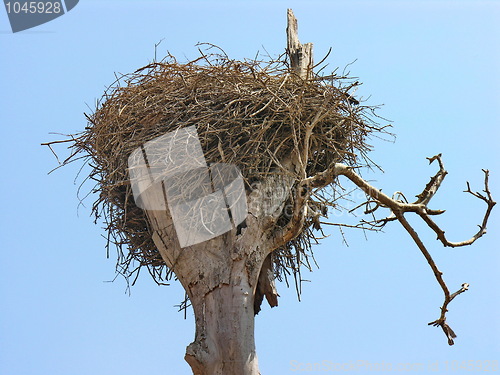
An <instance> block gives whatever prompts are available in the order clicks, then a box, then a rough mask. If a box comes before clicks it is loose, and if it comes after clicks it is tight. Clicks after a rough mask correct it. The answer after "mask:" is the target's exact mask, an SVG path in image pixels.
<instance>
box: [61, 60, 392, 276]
mask: <svg viewBox="0 0 500 375" xmlns="http://www.w3.org/2000/svg"><path fill="white" fill-rule="evenodd" d="M356 85H358V82H357V81H356V82H355V80H354V79H351V78H348V77H346V76H341V75H336V74H335V73H334V74H332V75H331V76H328V77H320V76H315V77H314V78H312V79H308V80H303V79H301V78H299V77H298V76H297V75H296V74H294V73H293V72H292V70H291V69H290V68H289V66H288V64H287V62H286V61H285V60H284V59H282V58H280V59H278V60H275V61H267V62H264V61H234V60H231V59H229V58H228V57H227V56H225V55H209V56H206V55H202V57H200V58H199V59H197V60H195V61H192V62H189V63H185V64H181V63H178V62H177V61H176V60H175V59H174V58H173V57H171V56H169V57H167V58H166V59H164V60H163V61H161V62H154V63H151V64H149V65H147V66H145V67H143V68H140V69H138V70H136V71H135V72H134V73H132V74H128V75H124V76H122V77H121V78H120V79H118V80H117V81H116V82H115V83H114V84H113V85H112V86H111V87H110V88H108V89H107V90H106V92H105V94H104V95H103V97H102V99H101V100H100V102H99V103H98V105H97V108H96V110H95V111H94V113H92V114H86V117H87V119H88V126H87V127H86V128H85V131H83V132H82V133H80V134H77V135H76V136H73V137H72V138H71V142H72V144H71V146H70V148H71V149H72V154H71V156H70V158H68V159H67V160H66V162H69V161H73V160H79V159H81V157H84V158H86V159H87V162H88V164H89V165H90V167H91V168H92V170H91V172H90V179H92V180H94V181H96V186H95V187H94V192H97V193H98V198H97V200H96V201H95V203H94V205H93V213H94V214H95V217H96V220H98V219H103V220H104V222H105V225H106V230H107V232H108V246H109V245H111V244H115V245H116V247H117V249H118V262H117V270H118V272H120V273H121V274H123V275H125V276H126V277H127V278H128V277H130V276H133V275H134V282H135V278H136V277H137V275H138V274H139V271H140V270H141V269H142V268H144V267H145V268H147V269H148V271H149V272H150V274H151V275H152V276H153V278H154V280H155V281H156V282H158V283H165V281H167V280H169V279H170V278H171V277H172V276H173V275H172V272H171V271H170V270H169V269H168V267H167V266H166V264H165V262H164V261H163V259H162V258H161V256H160V254H159V252H158V250H157V248H156V246H155V244H154V243H153V240H152V231H151V228H150V225H149V223H148V221H147V219H146V215H145V212H144V211H143V210H142V209H141V208H139V207H137V205H136V204H135V202H134V197H133V194H132V189H131V184H130V181H129V175H128V165H127V161H128V157H129V155H130V154H131V153H132V151H134V150H135V149H136V148H137V147H140V146H141V145H143V144H144V143H145V142H147V141H150V140H152V139H154V138H156V137H158V136H160V135H163V134H165V133H167V132H171V131H173V130H176V129H179V128H184V127H187V126H191V125H195V126H196V128H197V131H198V136H199V139H200V141H201V144H202V148H203V151H204V155H205V158H206V160H207V162H208V163H217V162H223V163H229V164H234V165H236V166H238V167H239V169H240V171H241V173H242V176H243V179H244V181H245V182H246V184H247V188H248V189H251V186H252V183H253V182H255V181H259V180H262V179H264V178H265V177H266V176H267V175H269V174H270V173H281V172H283V173H284V171H283V170H282V168H281V166H280V161H282V160H284V159H285V158H286V157H287V156H289V155H290V154H291V153H292V152H293V151H294V150H303V149H304V148H305V147H308V148H309V153H308V154H309V160H307V175H308V176H312V175H314V174H316V173H318V172H321V171H323V170H325V169H326V168H327V167H328V166H329V165H330V164H331V163H332V162H343V163H346V164H348V165H351V166H363V165H371V162H370V161H369V159H368V158H367V156H366V155H367V152H368V151H369V150H370V146H369V145H368V144H367V143H366V141H367V139H368V136H369V135H370V134H371V133H373V132H380V131H383V127H380V126H379V125H378V124H377V122H376V121H375V120H376V115H375V114H374V109H375V108H374V107H371V106H365V105H363V104H362V103H359V102H358V101H357V100H356V99H354V97H353V96H351V94H350V93H349V91H350V90H352V89H353V87H354V86H356ZM313 121H314V122H315V123H316V125H315V127H314V131H313V134H312V135H311V137H310V139H309V142H308V144H305V133H306V125H307V124H308V123H311V122H313ZM302 177H303V176H302ZM332 187H333V189H331V188H330V189H329V188H326V189H323V190H321V191H317V192H315V193H314V194H313V195H312V197H311V201H310V202H309V204H310V207H315V208H316V209H317V210H316V211H314V210H312V211H311V212H317V214H316V216H315V217H309V218H308V220H307V222H306V225H305V226H304V229H303V231H302V233H301V234H300V235H299V236H298V237H297V238H295V239H294V240H292V241H290V242H289V243H287V244H286V245H285V246H283V247H282V248H280V249H277V250H275V252H274V256H273V259H274V264H275V270H276V276H277V277H278V279H280V280H281V277H282V276H285V277H286V275H287V274H288V275H290V274H293V275H294V276H297V274H299V277H298V279H299V280H300V267H301V266H304V265H305V266H306V267H310V265H309V261H308V256H310V255H311V254H312V253H311V244H313V243H315V242H316V241H317V238H316V235H315V233H314V232H313V229H319V227H318V220H317V219H318V218H317V216H318V215H321V216H326V215H327V207H328V206H335V204H336V203H335V199H336V197H335V191H336V188H337V187H335V186H332ZM316 233H317V232H316ZM296 280H297V277H296Z"/></svg>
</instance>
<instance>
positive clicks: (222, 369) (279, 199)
mask: <svg viewBox="0 0 500 375" xmlns="http://www.w3.org/2000/svg"><path fill="white" fill-rule="evenodd" d="M287 34H288V35H287V36H288V46H287V48H288V53H289V56H290V61H291V67H292V69H293V70H294V71H295V73H296V74H297V75H298V76H300V77H301V78H303V79H307V78H308V77H309V76H310V74H311V69H312V44H310V43H309V44H306V45H302V44H300V42H299V40H298V36H297V20H296V19H295V17H294V16H293V13H292V11H291V10H289V11H288V27H287ZM294 159H295V158H294V155H290V156H289V159H288V160H282V161H281V164H282V166H281V167H282V168H285V169H288V171H282V173H277V174H276V175H274V176H269V177H267V178H265V179H263V180H261V181H259V182H257V183H256V184H255V186H254V187H253V190H252V191H251V192H247V204H248V215H247V216H246V220H245V225H246V227H245V228H234V229H233V230H231V231H229V232H226V233H225V234H222V235H220V236H218V237H215V238H213V239H210V240H208V241H204V242H201V243H198V244H194V245H191V246H187V247H184V248H182V247H181V245H180V243H179V240H178V238H177V236H176V234H175V229H174V224H173V220H172V217H171V214H170V212H169V209H168V206H167V204H166V202H165V201H164V199H165V198H164V196H163V191H162V190H158V189H156V190H155V189H151V190H150V191H145V192H144V193H143V194H142V196H141V198H142V199H143V202H144V204H145V206H146V207H164V208H165V209H163V210H146V213H147V216H148V220H149V222H150V224H151V226H152V228H153V240H154V243H155V245H156V246H157V248H158V249H159V252H160V254H161V256H162V258H163V259H164V261H165V263H166V264H167V265H168V267H169V268H170V269H171V270H172V271H173V272H175V274H176V276H177V278H178V279H179V281H180V282H181V283H182V285H183V287H184V289H185V290H186V292H187V294H188V297H189V300H190V302H191V305H192V306H193V309H194V313H195V320H196V337H195V340H194V342H193V343H191V344H190V345H189V346H188V347H187V350H186V356H185V359H186V361H187V362H188V363H189V365H190V366H191V368H192V370H193V373H194V374H195V375H228V374H238V375H259V369H258V361H257V354H256V349H255V340H254V316H255V314H256V313H257V312H258V311H259V310H260V303H261V302H262V300H263V298H264V297H266V299H267V301H268V302H269V304H270V305H271V306H272V307H273V306H276V305H277V304H278V302H277V292H276V288H275V286H274V275H273V272H272V262H271V259H270V256H271V252H272V251H273V250H275V249H276V248H278V247H280V246H282V245H283V244H284V243H286V242H287V241H289V240H290V239H292V238H293V237H295V236H296V235H297V234H298V233H299V232H300V230H301V229H302V223H303V217H302V216H297V215H296V216H294V217H292V219H291V222H290V225H288V227H287V229H286V230H283V231H280V233H275V226H274V224H275V223H276V221H277V220H278V218H279V217H280V215H281V213H282V211H283V208H284V205H285V202H286V201H287V200H288V199H289V197H290V194H292V186H293V183H294V180H295V179H294V178H293V177H291V176H292V175H294V174H295V173H296V172H295V170H296V169H297V168H296V164H297V163H294V162H293V160H294ZM283 172H290V173H283ZM297 212H298V211H297Z"/></svg>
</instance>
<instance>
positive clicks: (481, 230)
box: [418, 169, 496, 247]
mask: <svg viewBox="0 0 500 375" xmlns="http://www.w3.org/2000/svg"><path fill="white" fill-rule="evenodd" d="M483 172H484V190H483V191H484V192H485V193H486V196H484V195H483V194H481V193H479V192H475V193H474V192H473V191H472V190H471V188H470V184H469V183H468V182H467V190H465V191H464V192H465V193H469V194H471V195H473V196H474V197H476V198H479V199H481V200H482V201H484V202H485V203H486V204H487V206H488V207H487V209H486V212H485V214H484V217H483V221H482V223H481V224H480V225H478V227H479V230H478V232H477V233H476V234H474V235H473V236H472V237H471V238H469V239H468V240H465V241H461V242H451V241H448V240H447V239H446V236H445V232H444V230H442V229H441V228H440V227H439V226H438V225H437V224H436V223H435V222H434V221H433V220H432V219H431V218H430V217H429V215H428V214H429V212H424V211H422V212H418V214H419V215H420V217H421V218H422V219H423V220H424V221H425V222H426V224H427V225H428V226H429V227H430V228H431V229H432V230H433V231H434V232H436V234H437V239H438V240H440V241H441V243H442V244H443V246H448V247H460V246H467V245H472V244H473V243H474V242H475V241H476V240H477V239H478V238H480V237H482V236H483V235H484V234H486V225H487V223H488V219H489V217H490V213H491V210H492V209H493V207H494V206H495V204H496V202H495V201H494V200H493V198H492V197H491V192H490V188H489V185H488V178H489V171H488V170H487V169H486V170H485V169H483Z"/></svg>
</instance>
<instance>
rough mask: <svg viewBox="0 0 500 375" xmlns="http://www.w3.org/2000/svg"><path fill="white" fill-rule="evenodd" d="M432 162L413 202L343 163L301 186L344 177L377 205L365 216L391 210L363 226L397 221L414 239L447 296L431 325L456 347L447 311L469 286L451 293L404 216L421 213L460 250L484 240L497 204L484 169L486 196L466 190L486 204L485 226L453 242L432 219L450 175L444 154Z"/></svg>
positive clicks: (315, 185)
mask: <svg viewBox="0 0 500 375" xmlns="http://www.w3.org/2000/svg"><path fill="white" fill-rule="evenodd" d="M428 160H429V163H432V162H434V161H437V162H438V164H439V171H438V172H437V173H436V174H435V175H434V176H432V177H431V179H430V181H429V183H428V184H427V185H426V186H425V188H424V190H423V191H422V193H420V194H418V195H417V200H416V201H415V202H414V203H407V201H406V199H404V200H403V201H402V200H400V199H395V198H394V197H393V198H391V197H389V196H388V195H386V194H384V193H382V192H381V191H380V190H379V189H377V188H375V187H373V186H372V185H370V184H369V183H368V182H366V181H365V180H363V179H362V178H361V177H360V176H359V175H358V174H356V173H355V172H354V169H353V168H352V167H349V166H347V165H344V164H340V163H333V164H332V165H331V166H330V167H329V168H328V169H327V170H325V171H323V172H320V173H317V174H316V175H315V176H312V177H309V178H307V179H305V180H303V181H302V182H301V186H309V187H311V188H322V187H324V186H327V185H329V184H331V183H333V182H334V181H335V179H336V178H337V177H338V176H345V177H347V178H348V179H349V180H351V181H352V182H353V183H354V184H355V185H356V186H358V187H359V188H360V189H362V190H363V191H364V192H365V193H366V195H367V196H368V197H369V201H368V202H367V203H366V204H367V207H368V203H369V202H375V204H376V205H375V207H374V208H371V209H367V210H365V213H373V212H375V211H376V210H377V209H378V208H380V207H384V208H388V209H390V210H391V212H392V214H393V216H389V217H387V218H385V219H381V220H375V221H373V222H364V223H363V224H368V225H371V226H372V227H373V228H377V227H380V226H384V225H385V224H386V223H387V222H389V221H394V220H398V221H399V222H400V223H401V225H402V226H403V227H404V228H405V230H406V231H407V232H408V234H409V235H410V237H411V238H412V239H413V241H414V242H415V244H416V245H417V247H418V248H419V250H420V251H421V252H422V254H423V255H424V257H425V259H426V260H427V263H428V264H429V266H430V267H431V269H432V272H433V273H434V276H435V278H436V280H437V281H438V283H439V286H440V287H441V289H442V290H443V293H444V302H443V305H442V307H441V315H440V317H439V318H438V319H437V320H435V321H433V322H431V323H429V325H434V326H440V327H441V328H442V329H443V332H444V333H445V334H446V336H447V338H448V344H449V345H453V344H454V341H453V339H454V338H455V337H456V334H455V333H454V332H453V330H452V329H451V327H450V326H449V325H448V324H447V323H446V312H447V311H448V310H447V307H448V304H449V303H450V302H451V301H452V300H453V299H454V298H455V297H456V296H457V295H459V294H461V293H463V292H465V291H466V290H467V289H468V287H469V284H467V283H464V284H462V287H461V288H460V289H459V290H458V291H457V292H455V293H453V294H450V291H449V289H448V286H447V285H446V283H445V281H444V279H443V273H442V272H441V271H440V270H439V269H438V267H437V265H436V263H435V262H434V260H433V259H432V256H431V254H430V253H429V251H428V250H427V248H426V246H425V245H424V243H423V241H422V240H421V239H420V237H419V235H418V233H417V231H416V230H415V229H413V227H412V226H411V225H410V223H409V222H408V221H407V220H406V218H405V213H407V212H414V213H416V214H418V215H419V216H420V217H421V218H422V219H423V220H424V222H425V223H427V225H428V226H429V227H430V228H431V229H432V230H433V231H434V232H436V233H437V235H438V239H439V240H440V241H441V242H442V243H443V245H444V246H450V247H458V246H466V245H470V244H472V243H473V242H474V241H476V240H477V239H478V238H480V237H482V236H483V235H484V234H485V233H486V225H487V223H488V218H489V216H490V213H491V210H492V209H493V207H494V206H495V204H496V202H495V201H494V200H493V198H492V196H491V192H490V189H489V185H488V177H489V171H488V170H483V172H484V174H485V178H484V190H483V192H484V193H485V195H483V194H481V193H479V192H472V190H471V188H470V185H469V183H467V190H466V191H465V192H467V193H470V194H472V195H473V196H474V197H476V198H479V199H481V200H482V201H484V202H485V203H486V204H487V209H486V212H485V215H484V217H483V220H482V223H481V224H480V225H479V231H478V232H477V233H476V234H475V235H474V236H472V237H471V238H470V239H468V240H465V241H462V242H450V241H448V240H447V239H446V237H445V236H444V231H443V230H442V229H441V228H440V227H439V226H438V225H437V224H436V223H435V222H434V221H433V220H432V219H431V218H430V216H431V215H439V214H442V213H443V212H444V211H443V210H432V209H429V208H428V207H427V205H428V204H429V202H430V200H431V199H432V197H433V196H434V195H435V194H436V192H437V191H438V189H439V187H440V186H441V183H442V182H443V179H444V177H445V176H446V175H447V173H448V172H447V171H446V170H445V168H444V164H443V161H442V159H441V154H439V155H435V156H433V157H432V158H428ZM395 195H396V196H403V197H404V195H402V193H400V192H398V193H397V194H395Z"/></svg>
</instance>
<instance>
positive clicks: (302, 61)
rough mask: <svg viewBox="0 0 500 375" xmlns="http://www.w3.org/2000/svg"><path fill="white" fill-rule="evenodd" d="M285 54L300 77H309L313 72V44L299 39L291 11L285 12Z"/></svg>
mask: <svg viewBox="0 0 500 375" xmlns="http://www.w3.org/2000/svg"><path fill="white" fill-rule="evenodd" d="M286 35H287V54H288V57H289V59H290V67H291V68H292V70H293V71H294V72H295V73H296V74H297V75H298V76H299V77H300V78H302V79H311V78H312V73H313V66H314V62H313V44H312V43H305V44H302V43H300V41H299V27H298V23H297V18H295V16H294V14H293V11H292V10H291V9H288V13H287V28H286Z"/></svg>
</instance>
